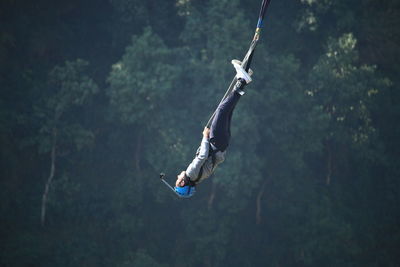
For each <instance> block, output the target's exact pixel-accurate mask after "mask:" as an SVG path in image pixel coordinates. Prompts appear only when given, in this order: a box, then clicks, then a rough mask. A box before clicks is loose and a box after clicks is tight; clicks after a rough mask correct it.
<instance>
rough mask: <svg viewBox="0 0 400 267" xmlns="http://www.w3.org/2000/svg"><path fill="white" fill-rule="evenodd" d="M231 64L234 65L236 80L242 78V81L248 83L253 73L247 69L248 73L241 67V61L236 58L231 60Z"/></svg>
mask: <svg viewBox="0 0 400 267" xmlns="http://www.w3.org/2000/svg"><path fill="white" fill-rule="evenodd" d="M231 62H232V64H233V66H234V67H235V70H236V78H237V79H238V80H240V79H243V80H244V81H246V84H249V83H250V82H251V77H250V76H251V75H252V74H253V71H252V70H249V73H247V72H246V71H245V70H244V69H243V67H242V63H241V62H240V61H239V60H237V59H233V60H232V61H231Z"/></svg>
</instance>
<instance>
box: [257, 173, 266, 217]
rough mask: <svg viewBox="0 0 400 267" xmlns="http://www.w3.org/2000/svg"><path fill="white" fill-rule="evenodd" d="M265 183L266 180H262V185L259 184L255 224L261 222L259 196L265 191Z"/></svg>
mask: <svg viewBox="0 0 400 267" xmlns="http://www.w3.org/2000/svg"><path fill="white" fill-rule="evenodd" d="M266 184H267V181H264V183H263V185H262V186H261V189H260V191H259V192H258V195H257V201H256V224H260V223H261V198H262V196H263V194H264V192H265V185H266Z"/></svg>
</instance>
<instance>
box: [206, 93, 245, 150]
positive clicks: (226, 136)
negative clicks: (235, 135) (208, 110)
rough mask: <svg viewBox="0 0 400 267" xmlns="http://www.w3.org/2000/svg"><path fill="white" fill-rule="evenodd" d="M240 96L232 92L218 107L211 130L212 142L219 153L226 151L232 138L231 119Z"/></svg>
mask: <svg viewBox="0 0 400 267" xmlns="http://www.w3.org/2000/svg"><path fill="white" fill-rule="evenodd" d="M239 99H240V94H239V93H238V92H237V91H236V90H234V91H232V92H231V93H230V94H229V95H228V96H227V97H226V98H225V99H224V101H222V102H221V104H220V105H219V106H218V108H217V110H216V112H215V116H214V119H213V121H212V123H211V128H210V142H211V144H213V145H214V146H215V147H216V148H217V149H218V150H219V151H225V149H226V148H227V147H228V145H229V140H230V137H231V130H230V128H231V119H232V114H233V110H234V109H235V106H236V104H237V102H238V101H239Z"/></svg>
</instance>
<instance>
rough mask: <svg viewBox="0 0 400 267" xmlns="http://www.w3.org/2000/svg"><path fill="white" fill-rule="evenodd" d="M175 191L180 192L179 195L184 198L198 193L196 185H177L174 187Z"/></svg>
mask: <svg viewBox="0 0 400 267" xmlns="http://www.w3.org/2000/svg"><path fill="white" fill-rule="evenodd" d="M174 189H175V192H176V193H177V194H178V196H179V197H183V198H189V197H191V196H193V195H194V193H196V187H195V186H190V185H185V186H182V187H180V186H175V187H174Z"/></svg>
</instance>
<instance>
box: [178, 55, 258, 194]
mask: <svg viewBox="0 0 400 267" xmlns="http://www.w3.org/2000/svg"><path fill="white" fill-rule="evenodd" d="M232 64H233V66H234V67H235V69H236V78H237V82H236V85H235V86H234V88H233V90H232V91H231V92H230V93H229V94H228V96H227V97H226V98H225V99H224V100H223V101H222V102H221V103H220V104H219V105H218V108H217V110H216V112H215V116H214V119H213V120H212V123H211V127H210V128H207V127H205V128H204V130H203V139H202V140H201V144H200V147H199V148H198V149H197V153H196V157H195V158H194V159H193V161H192V162H191V163H190V164H189V166H188V167H187V169H186V171H182V172H181V173H180V174H179V175H178V176H177V179H176V182H175V188H174V189H175V191H176V192H177V193H178V194H179V195H180V196H181V197H191V196H192V195H193V194H194V193H195V192H196V185H197V184H198V183H200V182H201V181H203V180H204V179H206V178H208V177H210V175H211V174H212V173H213V172H214V171H215V169H216V167H217V166H218V165H219V164H220V163H221V162H223V161H224V160H225V153H226V149H227V147H228V145H229V139H230V137H231V131H230V126H231V119H232V113H233V110H234V109H235V106H236V104H237V102H238V101H239V99H240V97H241V96H242V95H243V94H244V91H243V88H244V86H245V85H246V84H248V83H250V82H251V77H250V75H251V71H250V75H249V73H247V72H246V71H245V70H244V69H243V67H242V66H241V63H240V61H238V60H232Z"/></svg>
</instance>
